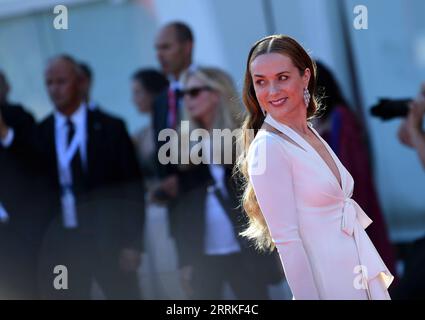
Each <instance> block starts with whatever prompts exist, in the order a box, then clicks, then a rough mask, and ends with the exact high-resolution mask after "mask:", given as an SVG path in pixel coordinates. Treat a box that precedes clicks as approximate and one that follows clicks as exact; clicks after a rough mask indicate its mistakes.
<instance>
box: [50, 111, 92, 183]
mask: <svg viewBox="0 0 425 320" xmlns="http://www.w3.org/2000/svg"><path fill="white" fill-rule="evenodd" d="M54 117H55V143H56V156H57V160H58V170H59V177H60V182H61V185H64V184H67V185H69V184H72V172H71V166H70V164H71V162H69V163H68V165H67V166H65V167H64V168H61V165H60V163H61V161H60V159H61V157H62V156H63V153H65V152H66V150H67V148H68V126H67V124H66V121H67V117H66V116H65V115H63V114H62V113H60V112H58V111H55V114H54ZM70 120H71V122H72V123H73V124H74V127H75V136H77V137H78V139H79V148H78V149H79V152H80V156H81V161H82V166H83V168H87V107H86V105H85V104H82V105H81V106H80V107H79V108H78V109H77V110H76V111H75V112H74V113H73V114H72V115H71V117H70Z"/></svg>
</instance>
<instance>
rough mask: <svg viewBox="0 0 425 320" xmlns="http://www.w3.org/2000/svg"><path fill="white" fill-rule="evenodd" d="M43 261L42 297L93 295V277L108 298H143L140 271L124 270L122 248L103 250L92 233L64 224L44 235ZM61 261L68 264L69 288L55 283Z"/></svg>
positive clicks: (61, 297) (40, 278)
mask: <svg viewBox="0 0 425 320" xmlns="http://www.w3.org/2000/svg"><path fill="white" fill-rule="evenodd" d="M103 251H107V250H103ZM40 261H41V262H40V267H39V283H40V284H39V286H40V288H41V296H42V298H43V299H84V300H87V299H90V293H91V285H92V281H93V280H96V282H97V283H98V284H99V286H100V287H101V289H102V291H103V293H104V294H105V296H106V298H107V299H128V300H133V299H140V290H139V282H138V276H137V273H136V272H124V271H122V270H121V269H120V267H119V252H118V251H116V250H114V248H110V252H102V251H101V250H100V249H99V247H98V246H97V245H96V240H95V238H94V237H93V236H92V235H89V234H83V233H81V232H79V231H70V230H65V229H63V228H61V229H60V231H59V230H56V232H53V234H52V233H51V234H50V235H49V237H48V238H47V239H45V243H44V245H43V250H42V256H41V259H40ZM58 265H62V266H65V267H66V268H67V276H68V277H67V280H68V281H67V282H68V283H67V284H68V288H67V289H57V288H55V286H54V283H55V278H56V279H59V278H57V277H60V276H61V274H55V273H54V268H55V267H56V266H58ZM59 282H60V281H59ZM61 283H62V284H63V282H61Z"/></svg>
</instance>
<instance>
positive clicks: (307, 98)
mask: <svg viewBox="0 0 425 320" xmlns="http://www.w3.org/2000/svg"><path fill="white" fill-rule="evenodd" d="M310 98H311V96H310V92H309V91H308V89H307V88H304V103H305V107H306V108H308V105H309V103H310Z"/></svg>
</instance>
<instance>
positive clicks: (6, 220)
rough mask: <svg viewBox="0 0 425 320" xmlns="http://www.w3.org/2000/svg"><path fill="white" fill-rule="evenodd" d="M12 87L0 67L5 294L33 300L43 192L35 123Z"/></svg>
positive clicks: (0, 232)
mask: <svg viewBox="0 0 425 320" xmlns="http://www.w3.org/2000/svg"><path fill="white" fill-rule="evenodd" d="M9 89H10V88H9V84H8V82H7V79H6V77H5V75H4V74H3V73H1V72H0V261H1V262H0V299H34V298H36V297H37V296H36V265H37V264H36V258H37V254H38V249H39V244H40V241H41V232H42V223H43V218H42V213H43V210H42V205H41V201H42V197H43V192H42V188H40V184H39V180H38V178H37V176H36V174H37V172H36V171H34V170H35V166H34V163H33V162H32V161H31V159H29V157H28V154H27V150H28V148H27V146H28V144H29V138H30V136H31V134H32V131H33V130H34V126H35V122H34V119H33V117H32V115H31V114H29V113H28V112H27V111H25V110H24V109H23V107H22V106H20V105H14V104H11V103H9V101H8V93H9ZM13 141H14V143H12V142H13Z"/></svg>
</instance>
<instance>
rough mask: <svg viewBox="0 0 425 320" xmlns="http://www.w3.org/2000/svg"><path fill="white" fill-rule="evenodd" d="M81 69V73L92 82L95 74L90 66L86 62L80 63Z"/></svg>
mask: <svg viewBox="0 0 425 320" xmlns="http://www.w3.org/2000/svg"><path fill="white" fill-rule="evenodd" d="M79 67H80V69H81V72H82V73H83V74H84V75H85V76H86V77H87V78H88V79H89V80H90V81H91V80H92V79H93V72H92V70H91V68H90V66H89V65H88V64H87V63H85V62H80V63H79Z"/></svg>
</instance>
